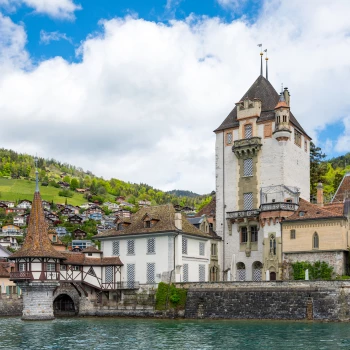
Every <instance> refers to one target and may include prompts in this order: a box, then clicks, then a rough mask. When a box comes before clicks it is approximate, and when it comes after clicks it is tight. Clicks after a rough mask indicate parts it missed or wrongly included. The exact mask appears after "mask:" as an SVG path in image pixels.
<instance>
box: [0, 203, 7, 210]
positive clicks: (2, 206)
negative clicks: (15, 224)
mask: <svg viewBox="0 0 350 350" xmlns="http://www.w3.org/2000/svg"><path fill="white" fill-rule="evenodd" d="M0 208H2V209H5V208H8V206H7V204H5V203H4V202H0Z"/></svg>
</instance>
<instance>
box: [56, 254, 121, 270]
mask: <svg viewBox="0 0 350 350" xmlns="http://www.w3.org/2000/svg"><path fill="white" fill-rule="evenodd" d="M62 255H64V257H65V259H66V260H65V261H64V262H63V264H65V265H83V266H111V265H117V266H123V263H122V262H121V260H120V258H119V257H118V256H113V257H106V258H103V257H99V258H92V257H89V256H86V255H85V254H84V253H83V252H69V251H64V252H62Z"/></svg>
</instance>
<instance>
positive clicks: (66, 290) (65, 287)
mask: <svg viewBox="0 0 350 350" xmlns="http://www.w3.org/2000/svg"><path fill="white" fill-rule="evenodd" d="M79 292H80V289H79V287H78V286H74V285H73V284H72V283H61V285H60V286H59V287H58V288H57V289H56V290H55V291H54V293H53V299H54V300H55V299H56V298H57V297H58V296H59V295H63V294H65V295H67V296H69V297H70V298H71V299H72V300H73V303H74V310H75V313H76V314H78V313H79V308H80V299H81V298H84V294H83V293H80V294H79Z"/></svg>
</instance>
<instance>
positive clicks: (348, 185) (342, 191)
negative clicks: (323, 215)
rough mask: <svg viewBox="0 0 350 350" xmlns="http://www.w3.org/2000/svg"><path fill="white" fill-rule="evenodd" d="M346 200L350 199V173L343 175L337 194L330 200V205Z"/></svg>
mask: <svg viewBox="0 0 350 350" xmlns="http://www.w3.org/2000/svg"><path fill="white" fill-rule="evenodd" d="M347 198H350V173H347V174H345V175H344V177H343V179H342V181H341V183H340V185H339V187H338V189H337V192H336V193H335V195H334V197H333V198H332V203H337V202H340V203H343V202H344V200H345V199H347Z"/></svg>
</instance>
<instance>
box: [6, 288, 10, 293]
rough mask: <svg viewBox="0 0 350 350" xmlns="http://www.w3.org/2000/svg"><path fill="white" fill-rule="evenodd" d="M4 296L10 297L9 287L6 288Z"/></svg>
mask: <svg viewBox="0 0 350 350" xmlns="http://www.w3.org/2000/svg"><path fill="white" fill-rule="evenodd" d="M6 294H7V295H10V287H9V286H6Z"/></svg>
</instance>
